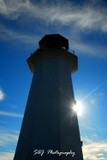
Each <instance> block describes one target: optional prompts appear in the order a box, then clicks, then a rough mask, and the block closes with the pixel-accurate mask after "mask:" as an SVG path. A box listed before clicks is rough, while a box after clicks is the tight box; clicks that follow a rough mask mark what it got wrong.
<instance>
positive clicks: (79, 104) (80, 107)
mask: <svg viewBox="0 0 107 160" xmlns="http://www.w3.org/2000/svg"><path fill="white" fill-rule="evenodd" d="M73 110H74V111H75V112H76V113H77V115H78V116H81V115H82V114H83V110H84V105H83V103H82V102H80V101H77V102H76V104H75V105H74V106H73Z"/></svg>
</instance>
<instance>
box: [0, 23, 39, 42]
mask: <svg viewBox="0 0 107 160" xmlns="http://www.w3.org/2000/svg"><path fill="white" fill-rule="evenodd" d="M0 37H1V40H5V41H14V40H17V42H19V43H20V42H22V43H27V44H28V43H29V44H35V41H36V40H37V38H38V37H37V36H33V35H28V34H24V33H20V32H17V31H14V30H12V29H9V28H7V27H6V26H4V25H2V24H0Z"/></svg>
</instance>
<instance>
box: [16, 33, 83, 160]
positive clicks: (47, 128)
mask: <svg viewBox="0 0 107 160" xmlns="http://www.w3.org/2000/svg"><path fill="white" fill-rule="evenodd" d="M68 49H69V44H68V40H67V39H66V38H64V37H63V36H61V35H59V34H50V35H45V36H44V37H43V38H42V39H41V40H40V41H39V49H37V50H36V51H35V52H34V53H33V54H32V55H31V56H30V57H29V58H28V60H27V62H28V65H29V67H30V70H31V71H32V72H33V80H32V84H31V89H30V92H29V97H28V101H27V106H26V110H25V114H24V118H23V123H22V128H21V132H20V136H19V140H18V144H17V148H16V153H15V157H14V160H83V156H82V149H81V147H82V143H81V140H80V134H79V126H78V120H77V115H76V113H74V111H73V109H72V108H73V105H74V103H75V99H74V91H73V86H72V80H71V73H73V72H75V71H76V70H77V69H78V58H77V56H76V55H74V54H73V53H70V52H69V51H68Z"/></svg>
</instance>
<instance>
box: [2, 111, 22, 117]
mask: <svg viewBox="0 0 107 160" xmlns="http://www.w3.org/2000/svg"><path fill="white" fill-rule="evenodd" d="M0 116H8V117H14V118H22V117H23V115H22V114H19V113H13V112H5V111H0Z"/></svg>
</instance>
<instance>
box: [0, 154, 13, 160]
mask: <svg viewBox="0 0 107 160" xmlns="http://www.w3.org/2000/svg"><path fill="white" fill-rule="evenodd" d="M13 157H14V153H13V152H0V158H1V160H12V159H13Z"/></svg>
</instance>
